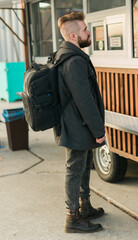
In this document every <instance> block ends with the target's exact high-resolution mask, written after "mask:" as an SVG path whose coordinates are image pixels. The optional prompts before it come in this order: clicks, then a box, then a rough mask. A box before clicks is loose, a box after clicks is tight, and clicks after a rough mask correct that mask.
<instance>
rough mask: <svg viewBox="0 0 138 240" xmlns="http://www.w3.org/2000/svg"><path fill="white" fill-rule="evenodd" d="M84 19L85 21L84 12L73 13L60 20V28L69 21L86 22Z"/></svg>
mask: <svg viewBox="0 0 138 240" xmlns="http://www.w3.org/2000/svg"><path fill="white" fill-rule="evenodd" d="M84 19H85V15H84V13H83V12H72V13H69V14H66V15H64V16H62V17H60V18H59V19H58V27H59V29H60V28H61V26H62V24H63V23H65V22H68V21H74V20H79V21H84Z"/></svg>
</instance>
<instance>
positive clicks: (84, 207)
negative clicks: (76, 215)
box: [80, 198, 104, 220]
mask: <svg viewBox="0 0 138 240" xmlns="http://www.w3.org/2000/svg"><path fill="white" fill-rule="evenodd" d="M80 214H81V215H82V217H83V218H85V219H87V220H90V219H94V218H98V217H101V216H102V215H103V214H104V210H103V208H97V209H96V208H93V207H92V206H91V203H90V198H82V199H81V198H80Z"/></svg>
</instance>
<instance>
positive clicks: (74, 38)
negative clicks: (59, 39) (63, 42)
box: [69, 33, 78, 41]
mask: <svg viewBox="0 0 138 240" xmlns="http://www.w3.org/2000/svg"><path fill="white" fill-rule="evenodd" d="M69 36H70V39H71V40H73V41H77V40H78V35H77V34H76V33H70V35H69Z"/></svg>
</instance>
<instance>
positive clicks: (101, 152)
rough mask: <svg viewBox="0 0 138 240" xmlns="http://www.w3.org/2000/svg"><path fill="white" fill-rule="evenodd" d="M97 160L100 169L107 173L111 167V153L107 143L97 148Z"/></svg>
mask: <svg viewBox="0 0 138 240" xmlns="http://www.w3.org/2000/svg"><path fill="white" fill-rule="evenodd" d="M96 162H97V166H98V168H99V170H100V171H101V172H102V173H103V174H104V175H107V174H108V173H109V172H110V169H111V155H110V151H109V148H108V146H107V145H104V146H102V147H100V148H98V149H96Z"/></svg>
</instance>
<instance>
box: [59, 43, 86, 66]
mask: <svg viewBox="0 0 138 240" xmlns="http://www.w3.org/2000/svg"><path fill="white" fill-rule="evenodd" d="M66 50H67V51H71V52H77V53H78V54H80V55H82V57H84V58H85V59H86V61H87V62H89V61H90V58H89V56H88V54H86V53H85V52H84V51H82V50H81V49H80V48H79V47H77V46H76V45H75V44H73V43H71V42H68V41H63V42H62V43H61V45H60V48H59V52H62V51H66Z"/></svg>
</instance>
